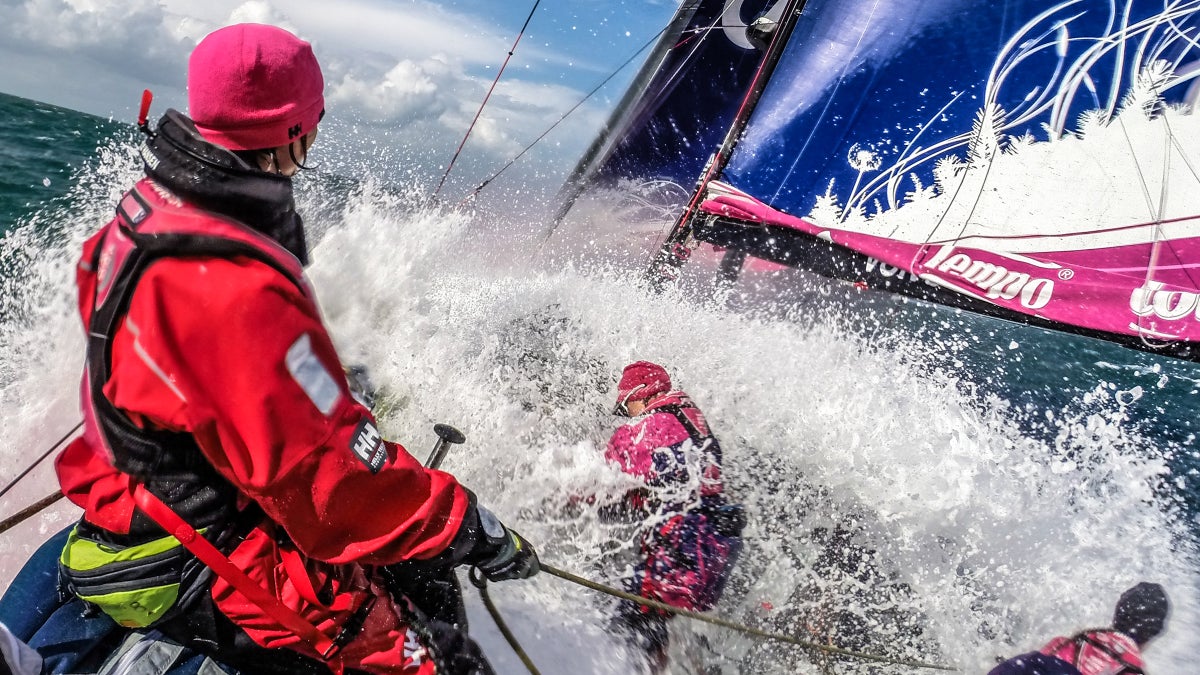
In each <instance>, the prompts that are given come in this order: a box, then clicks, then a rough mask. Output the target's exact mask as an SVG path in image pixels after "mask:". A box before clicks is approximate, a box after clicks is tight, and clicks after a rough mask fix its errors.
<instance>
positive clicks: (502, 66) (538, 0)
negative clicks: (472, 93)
mask: <svg viewBox="0 0 1200 675" xmlns="http://www.w3.org/2000/svg"><path fill="white" fill-rule="evenodd" d="M541 2H542V0H536V2H534V3H533V9H531V10H529V16H527V17H525V24H524V25H522V26H521V31H520V32H519V33H517V39H516V40H515V41H514V42H513V46H512V48H511V49H509V50H508V56H506V57H504V63H502V64H500V70H499V72H497V73H496V79H494V80H492V86H491V87H489V88H488V90H487V94H486V95H484V97H483V102H482V103H480V104H479V110H477V111H476V112H475V119H473V120H471V124H470V126H468V127H467V133H466V134H465V135H464V136H463V139H462V142H461V143H459V144H458V149H457V150H455V151H454V157H452V158H451V159H450V163H449V164H448V165H446V172H445V173H443V174H442V180H441V181H439V182H438V186H437V189H436V190H434V191H433V196H434V197H436V196H438V193H439V192H441V191H442V186H443V185H445V184H446V178H447V177H448V176H449V175H450V170H451V169H453V168H454V162H456V161H457V160H458V155H459V153H461V152H462V149H463V146H464V145H466V144H467V139H468V138H470V137H471V131H472V130H473V129H474V128H475V123H476V122H478V121H479V116H480V115H482V114H483V108H484V106H486V105H487V102H488V99H489V98H491V97H492V92H493V91H495V90H496V83H498V82H499V81H500V76H501V75H503V74H504V69H505V68H507V67H508V61H509V59H511V58H512V56H513V52H515V51H517V44H519V43H520V42H521V38H522V37H523V36H524V35H525V29H526V28H528V27H529V21H530V20H531V19H533V13H534V12H536V11H537V8H538V5H540V4H541Z"/></svg>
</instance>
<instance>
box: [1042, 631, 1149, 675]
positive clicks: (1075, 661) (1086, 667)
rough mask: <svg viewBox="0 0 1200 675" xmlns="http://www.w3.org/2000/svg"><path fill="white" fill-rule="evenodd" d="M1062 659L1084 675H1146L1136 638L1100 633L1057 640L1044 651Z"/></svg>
mask: <svg viewBox="0 0 1200 675" xmlns="http://www.w3.org/2000/svg"><path fill="white" fill-rule="evenodd" d="M1042 653H1043V654H1047V655H1050V656H1054V657H1056V658H1059V659H1062V660H1063V661H1066V662H1067V663H1070V664H1071V665H1073V666H1075V667H1076V668H1078V669H1079V672H1080V673H1082V674H1083V675H1143V673H1144V671H1143V670H1142V659H1141V653H1140V651H1139V650H1138V648H1137V643H1135V642H1134V641H1133V638H1131V637H1129V636H1127V635H1125V634H1123V633H1118V632H1117V631H1113V630H1107V629H1099V630H1089V631H1084V632H1082V633H1078V634H1076V635H1074V636H1072V637H1070V638H1058V639H1055V640H1054V641H1052V642H1051V643H1050V644H1048V645H1046V647H1045V648H1043V649H1042Z"/></svg>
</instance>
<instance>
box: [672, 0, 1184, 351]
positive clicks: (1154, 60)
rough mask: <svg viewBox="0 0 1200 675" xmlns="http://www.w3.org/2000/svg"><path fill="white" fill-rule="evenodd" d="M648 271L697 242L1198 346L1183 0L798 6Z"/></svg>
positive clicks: (733, 274) (1174, 345)
mask: <svg viewBox="0 0 1200 675" xmlns="http://www.w3.org/2000/svg"><path fill="white" fill-rule="evenodd" d="M778 35H779V36H780V39H779V40H776V41H773V43H772V45H771V48H769V49H768V50H767V54H766V55H765V56H764V64H765V68H764V70H763V72H769V73H770V78H769V81H768V82H767V84H766V85H765V87H763V88H762V89H761V91H758V90H756V89H753V88H752V89H751V91H750V92H748V94H749V95H748V96H747V97H746V98H745V99H744V100H746V101H747V102H748V103H752V104H753V108H752V112H750V113H749V114H745V115H742V114H739V115H738V116H737V117H736V118H735V123H734V125H733V126H732V128H731V129H730V130H729V131H728V133H727V134H725V136H724V142H723V143H722V145H721V147H720V148H718V149H716V150H715V153H714V155H713V157H714V160H713V162H712V164H711V165H710V166H709V167H708V168H707V169H705V170H704V171H703V172H702V175H701V176H700V178H699V181H698V186H697V189H696V190H695V191H694V192H693V193H692V196H691V197H690V198H689V199H688V200H687V204H686V206H685V207H684V208H683V209H682V210H681V212H680V214H679V216H678V218H677V219H676V220H675V225H674V227H673V229H672V230H671V232H670V234H668V235H667V237H666V239H665V241H664V243H663V245H662V246H661V248H660V250H659V253H658V255H657V256H656V257H655V259H654V261H653V262H652V264H651V269H650V275H651V278H652V279H656V280H660V281H661V280H670V279H673V278H674V277H675V276H677V274H678V273H679V269H680V268H681V267H682V265H683V264H684V262H685V261H687V260H688V259H689V258H690V257H691V253H692V251H694V250H696V249H698V247H699V245H700V244H702V243H708V244H712V245H714V246H716V247H722V248H725V249H727V253H725V255H724V258H723V259H722V262H721V273H722V276H723V277H724V278H725V279H727V280H733V279H736V278H737V276H738V274H739V273H740V269H741V266H742V265H743V261H744V260H745V257H746V256H747V255H749V256H754V257H757V258H762V259H766V260H770V261H773V262H777V263H783V264H786V265H790V266H795V267H801V268H805V269H808V270H810V271H814V272H817V273H819V274H822V275H825V276H829V277H833V278H837V279H843V280H847V281H853V282H855V283H858V284H862V285H864V286H867V287H873V288H880V289H884V290H889V291H893V292H899V293H903V294H906V295H911V296H915V297H919V298H922V299H925V300H929V301H933V302H938V303H942V304H946V305H950V306H954V307H959V308H963V309H968V310H971V311H975V312H980V313H984V314H989V315H993V316H998V317H1001V318H1005V319H1010V320H1014V321H1020V322H1024V323H1029V324H1033V325H1038V326H1042V327H1045V328H1050V329H1054V330H1060V331H1064V332H1070V333H1076V334H1081V335H1088V336H1092V337H1098V338H1102V339H1107V340H1111V341H1114V342H1118V343H1120V344H1124V345H1126V346H1130V347H1133V348H1136V349H1144V350H1147V351H1153V352H1156V353H1162V354H1167V355H1172V356H1177V357H1181V358H1189V359H1195V360H1200V169H1198V168H1197V167H1200V156H1197V154H1196V152H1195V144H1194V143H1191V142H1190V140H1189V139H1191V138H1194V137H1195V136H1196V135H1197V133H1200V117H1197V116H1195V115H1193V114H1192V110H1193V109H1194V108H1195V105H1196V103H1197V102H1198V101H1200V84H1198V81H1200V80H1198V78H1200V41H1198V39H1197V37H1198V35H1200V2H1197V1H1196V0H1166V1H1163V0H1124V1H1117V0H1063V1H1059V2H1047V1H1046V0H1041V1H1038V0H1008V1H1005V2H994V1H992V0H894V1H893V2H887V3H883V2H878V1H876V0H807V1H806V2H799V1H798V0H793V2H792V3H789V9H788V11H787V12H785V16H784V18H783V21H782V22H781V26H780V28H779V30H778Z"/></svg>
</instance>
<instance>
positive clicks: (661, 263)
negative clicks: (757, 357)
mask: <svg viewBox="0 0 1200 675" xmlns="http://www.w3.org/2000/svg"><path fill="white" fill-rule="evenodd" d="M781 1H786V2H787V6H786V9H785V10H784V12H783V14H782V15H781V16H780V18H779V24H778V25H777V26H776V27H775V30H774V31H772V33H771V34H770V36H769V38H768V39H767V40H766V42H767V44H766V49H765V50H764V52H763V58H762V62H761V63H760V65H759V67H758V72H757V73H755V75H754V79H753V80H752V81H751V83H750V87H749V88H748V89H747V91H746V96H745V98H744V99H743V100H742V104H741V106H740V107H739V108H738V112H737V115H736V116H735V117H734V118H733V123H732V124H731V125H730V127H729V131H728V132H727V133H726V134H725V139H724V140H723V141H722V142H721V145H720V147H719V148H718V149H717V151H716V152H715V153H713V155H712V157H710V158H709V160H708V164H707V165H705V167H704V170H703V171H701V172H700V177H699V178H698V179H697V181H696V188H695V190H694V191H693V192H692V198H691V199H690V200H688V204H687V207H686V208H684V210H683V212H682V213H680V214H679V218H678V219H676V221H675V225H674V226H672V228H671V232H670V233H669V234H668V235H667V238H666V239H665V240H663V244H662V247H661V248H660V249H659V251H658V252H657V253H656V254H655V256H654V259H653V260H652V261H651V262H650V268H649V269H648V270H646V277H647V279H648V280H649V281H650V282H651V284H653V285H655V286H659V285H661V284H662V283H664V282H668V281H673V280H674V279H675V278H677V277H678V276H679V269H680V268H681V267H682V266H683V264H684V263H685V262H687V260H688V258H689V257H690V256H691V252H692V249H693V248H694V247H695V242H694V241H693V240H692V229H693V228H692V222H693V220H694V219H695V218H696V215H697V209H698V207H699V206H700V202H701V201H702V200H703V198H704V193H705V191H706V190H707V189H708V184H709V183H710V182H711V181H712V180H714V179H715V178H716V177H717V176H719V175H721V172H722V171H724V170H725V166H726V165H727V164H728V163H729V158H730V157H731V156H732V155H733V150H734V148H735V147H737V144H738V141H740V140H741V138H742V133H743V131H745V128H746V124H747V122H749V121H750V115H751V114H753V112H754V108H755V106H757V105H758V100H759V98H761V97H762V93H763V91H764V90H765V89H766V87H767V83H768V82H769V81H770V80H771V74H772V73H773V72H774V71H775V66H776V65H777V64H778V63H779V58H780V56H782V55H783V50H784V49H785V48H786V47H787V43H788V39H789V38H790V37H791V35H792V30H793V29H794V28H795V27H796V22H797V21H798V20H799V18H800V12H801V10H803V9H804V5H805V3H806V0H781ZM758 23H759V22H758V21H755V22H754V23H753V24H752V27H754V26H755V25H756V24H758ZM759 29H760V32H765V31H762V27H761V26H759ZM726 255H727V259H726V260H725V261H722V270H723V271H725V272H726V273H730V272H729V270H727V269H726V268H728V267H733V266H734V265H736V266H737V267H740V266H741V261H742V260H744V259H745V254H744V253H742V252H740V251H739V252H734V251H733V250H732V249H731V251H730V253H729V254H726Z"/></svg>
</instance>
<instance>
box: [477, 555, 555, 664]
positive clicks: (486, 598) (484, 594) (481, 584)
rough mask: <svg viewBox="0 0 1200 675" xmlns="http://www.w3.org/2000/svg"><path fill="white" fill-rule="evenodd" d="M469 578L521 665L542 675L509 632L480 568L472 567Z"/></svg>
mask: <svg viewBox="0 0 1200 675" xmlns="http://www.w3.org/2000/svg"><path fill="white" fill-rule="evenodd" d="M467 576H468V577H470V579H471V583H472V584H474V586H475V588H478V589H479V597H480V599H482V600H483V606H484V607H487V611H488V614H491V615H492V621H495V622H496V628H499V629H500V634H501V635H503V636H504V639H505V641H507V642H508V646H509V647H512V650H513V651H514V652H516V653H517V657H518V658H520V659H521V663H523V664H525V668H526V669H528V670H529V672H530V675H542V674H541V672H540V671H539V670H538V669H537V666H535V665H533V660H532V659H530V658H529V655H528V654H526V653H525V650H524V649H523V648H522V647H521V643H519V642H517V636H516V635H513V632H512V631H511V630H509V628H508V624H506V623H505V622H504V619H503V618H502V617H501V616H500V610H499V609H496V605H495V603H493V602H492V596H491V595H489V594H488V590H487V578H486V577H484V576H483V574H481V573H480V572H479V568H477V567H472V568H471V572H470V573H469V574H468V575H467Z"/></svg>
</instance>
